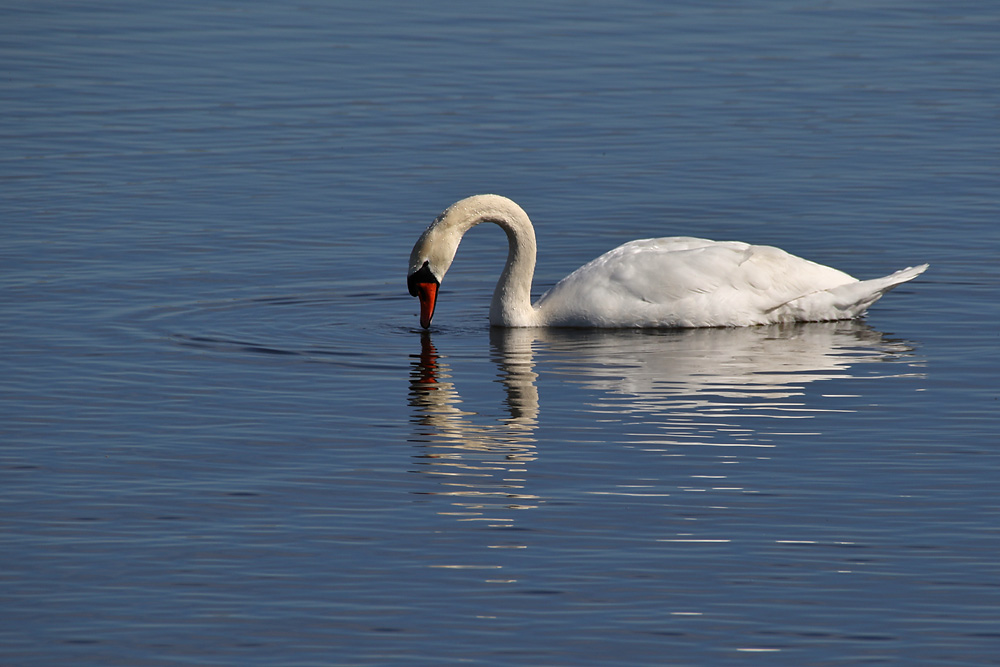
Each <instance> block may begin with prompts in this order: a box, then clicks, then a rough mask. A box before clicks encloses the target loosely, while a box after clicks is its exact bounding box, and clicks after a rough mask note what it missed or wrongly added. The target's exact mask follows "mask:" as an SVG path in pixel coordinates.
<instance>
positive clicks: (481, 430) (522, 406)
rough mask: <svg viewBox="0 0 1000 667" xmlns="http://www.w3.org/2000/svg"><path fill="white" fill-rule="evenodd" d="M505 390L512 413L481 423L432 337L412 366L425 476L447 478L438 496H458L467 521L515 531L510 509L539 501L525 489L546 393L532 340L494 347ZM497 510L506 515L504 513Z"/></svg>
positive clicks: (425, 341)
mask: <svg viewBox="0 0 1000 667" xmlns="http://www.w3.org/2000/svg"><path fill="white" fill-rule="evenodd" d="M492 349H493V357H494V361H495V362H496V363H497V365H498V366H499V368H500V380H501V383H502V384H503V386H504V393H505V396H506V398H505V400H504V404H505V408H506V416H505V417H502V418H501V419H499V420H497V421H495V422H494V423H485V424H483V423H477V421H476V418H477V416H478V415H477V413H475V412H470V411H467V410H463V409H462V408H461V407H460V406H461V404H462V400H461V398H460V396H459V394H458V391H457V390H456V388H455V384H454V383H453V382H452V381H451V377H452V376H451V368H450V366H449V365H448V364H447V363H446V362H445V361H443V360H442V358H441V357H440V355H439V354H438V352H437V349H436V348H435V347H434V344H433V343H432V342H431V339H430V335H429V334H427V333H423V334H422V335H421V347H420V354H419V355H417V356H416V358H415V360H414V361H413V363H412V369H411V375H410V404H411V406H412V407H413V408H414V409H415V415H414V422H415V423H416V424H417V425H418V431H417V434H416V437H415V438H414V439H413V441H414V442H417V443H420V445H421V448H422V452H421V453H420V454H418V455H417V457H416V458H417V460H418V463H420V464H421V468H420V469H419V470H420V472H425V473H430V474H433V475H435V476H437V477H439V478H440V480H441V488H440V489H439V490H437V491H434V492H433V493H434V494H435V495H444V496H454V505H453V507H454V511H453V512H450V513H451V514H454V515H456V516H457V517H459V518H460V519H464V520H469V521H472V520H476V521H488V522H490V525H494V526H509V525H510V524H511V522H512V521H513V519H512V518H511V517H509V516H506V514H507V513H508V512H507V511H508V510H521V509H532V508H534V507H535V506H536V504H537V500H538V499H537V498H536V497H535V496H533V495H531V494H528V493H526V492H525V491H524V483H525V481H524V473H525V466H526V465H528V464H529V463H530V462H532V461H534V460H535V458H536V448H535V439H534V436H533V433H534V430H535V427H536V426H537V424H538V389H537V387H536V386H535V380H536V377H537V376H536V374H535V372H534V362H533V361H532V353H531V341H530V340H528V339H523V340H519V341H513V342H511V344H509V345H507V344H505V343H501V344H499V345H498V344H497V343H496V342H495V340H494V342H493V345H492ZM496 510H502V512H501V514H503V516H498V515H497V514H496Z"/></svg>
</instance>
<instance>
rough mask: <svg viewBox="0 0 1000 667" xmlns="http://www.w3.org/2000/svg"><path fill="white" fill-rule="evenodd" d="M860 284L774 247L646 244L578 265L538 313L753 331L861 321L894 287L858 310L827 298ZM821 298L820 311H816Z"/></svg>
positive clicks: (553, 321)
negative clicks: (782, 325)
mask: <svg viewBox="0 0 1000 667" xmlns="http://www.w3.org/2000/svg"><path fill="white" fill-rule="evenodd" d="M918 273H919V272H918ZM911 277H914V276H911ZM907 279H909V278H907ZM855 283H859V281H858V280H857V279H856V278H854V277H852V276H850V275H848V274H846V273H844V272H843V271H838V270H837V269H834V268H831V267H828V266H823V265H821V264H817V263H815V262H811V261H809V260H806V259H802V258H801V257H796V256H794V255H791V254H789V253H787V252H785V251H784V250H780V249H778V248H774V247H771V246H756V245H750V244H747V243H742V242H737V241H725V242H719V241H709V240H706V239H699V238H690V237H670V238H659V239H642V240H638V241H632V242H630V243H626V244H624V245H622V246H619V247H618V248H615V249H614V250H611V251H610V252H607V253H605V254H604V255H601V256H600V257H598V258H597V259H595V260H593V261H592V262H590V263H588V264H586V265H584V266H582V267H580V268H579V269H577V270H576V271H574V272H573V273H571V274H570V275H569V276H567V277H566V278H564V279H563V280H561V281H560V282H559V283H558V284H556V285H555V286H554V287H553V288H552V289H551V290H549V292H547V293H546V294H545V295H543V296H542V298H541V299H540V300H539V302H538V304H537V308H538V310H539V314H540V317H541V318H542V319H543V321H544V322H545V323H546V324H547V325H548V326H569V327H705V326H747V325H755V324H768V323H775V322H783V321H793V320H798V321H801V320H803V319H809V320H835V319H846V318H851V317H856V316H858V315H860V314H861V313H863V312H864V310H865V309H866V308H867V307H868V306H869V305H871V303H873V302H874V301H875V300H876V299H877V298H878V297H879V296H881V294H882V293H884V292H885V291H888V289H891V286H890V287H887V288H886V287H883V288H882V292H879V293H878V294H877V295H876V296H874V298H869V297H871V294H870V290H868V291H866V290H862V292H863V294H860V295H858V296H859V299H858V303H859V304H862V303H863V305H859V306H858V307H857V308H855V307H854V304H847V303H843V302H842V301H843V299H840V300H839V301H838V300H837V299H832V298H827V297H824V296H823V294H824V293H827V292H828V291H829V290H831V289H834V288H838V287H841V286H844V285H849V284H855ZM892 286H894V285H892ZM862 297H863V298H862ZM815 298H819V307H813V306H814V304H812V300H813V299H815Z"/></svg>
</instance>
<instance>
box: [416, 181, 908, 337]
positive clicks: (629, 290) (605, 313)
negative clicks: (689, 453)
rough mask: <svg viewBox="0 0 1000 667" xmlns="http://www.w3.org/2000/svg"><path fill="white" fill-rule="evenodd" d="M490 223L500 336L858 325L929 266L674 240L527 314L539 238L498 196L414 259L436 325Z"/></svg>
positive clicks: (608, 265)
mask: <svg viewBox="0 0 1000 667" xmlns="http://www.w3.org/2000/svg"><path fill="white" fill-rule="evenodd" d="M481 222H493V223H496V224H497V225H500V227H501V228H502V229H503V230H504V231H505V232H506V233H507V241H508V245H509V251H508V255H507V264H506V265H505V266H504V269H503V273H501V274H500V280H499V282H497V286H496V290H495V291H494V292H493V301H492V303H491V304H490V324H492V325H493V326H501V327H604V328H613V327H647V328H657V327H658V328H671V327H722V326H749V325H755V324H774V323H779V322H816V321H826V320H843V319H851V318H854V317H859V316H860V315H863V314H864V312H865V311H866V310H867V309H868V307H869V306H871V305H872V304H873V303H875V302H876V301H877V300H878V299H879V298H880V297H881V296H882V295H883V294H885V293H886V292H888V291H889V290H891V289H892V288H893V287H895V286H897V285H899V284H900V283H904V282H906V281H908V280H912V279H913V278H916V277H917V276H918V275H920V274H921V273H923V272H924V270H926V269H927V266H928V265H927V264H922V265H920V266H916V267H911V268H906V269H903V270H902V271H897V272H896V273H893V274H892V275H890V276H886V277H884V278H875V279H874V280H865V281H859V280H857V279H856V278H853V277H851V276H849V275H848V274H846V273H844V272H842V271H838V270H837V269H833V268H830V267H828V266H823V265H821V264H816V263H815V262H811V261H809V260H806V259H802V258H801V257H796V256H794V255H790V254H788V253H787V252H785V251H784V250H779V249H778V248H773V247H770V246H755V245H749V244H747V243H741V242H738V241H724V242H720V241H708V240H705V239H698V238H690V237H670V238H659V239H642V240H638V241H631V242H629V243H626V244H624V245H621V246H619V247H617V248H615V249H614V250H611V251H610V252H607V253H605V254H603V255H601V256H600V257H598V258H597V259H595V260H593V261H592V262H590V263H589V264H585V265H583V266H581V267H580V268H579V269H577V270H576V271H574V272H573V273H571V274H569V275H568V276H566V277H565V278H563V279H562V280H561V281H559V282H558V283H557V284H556V285H555V287H553V288H552V289H550V290H549V291H548V292H546V293H545V294H543V295H542V297H541V298H540V299H539V300H538V303H536V304H535V305H534V306H532V305H531V279H532V276H533V274H534V271H535V231H534V229H533V228H532V226H531V221H530V220H529V219H528V216H527V214H526V213H525V212H524V210H522V209H521V207H520V206H518V205H517V204H515V203H514V202H513V201H511V200H510V199H507V198H506V197H501V196H499V195H475V196H472V197H468V198H466V199H462V200H461V201H458V202H456V203H455V204H452V205H451V206H450V207H449V208H448V209H447V210H445V211H444V212H443V213H442V214H441V215H439V216H438V217H437V218H436V219H435V220H434V222H432V223H431V224H430V226H429V227H427V229H426V230H424V233H423V234H421V236H420V238H419V239H417V243H416V245H414V246H413V251H412V252H411V253H410V268H409V275H408V276H407V279H406V282H407V286H408V287H409V291H410V294H411V295H413V296H415V297H419V299H420V325H421V326H422V327H424V328H427V327H429V326H430V323H431V318H432V317H433V316H434V306H435V304H436V302H437V294H438V287H439V286H440V284H441V280H442V279H443V278H444V275H445V273H447V271H448V267H450V266H451V263H452V260H453V259H454V258H455V252H456V251H457V250H458V244H459V242H460V241H461V240H462V236H463V235H465V233H466V232H467V231H469V229H471V228H472V227H474V226H475V225H478V224H479V223H481Z"/></svg>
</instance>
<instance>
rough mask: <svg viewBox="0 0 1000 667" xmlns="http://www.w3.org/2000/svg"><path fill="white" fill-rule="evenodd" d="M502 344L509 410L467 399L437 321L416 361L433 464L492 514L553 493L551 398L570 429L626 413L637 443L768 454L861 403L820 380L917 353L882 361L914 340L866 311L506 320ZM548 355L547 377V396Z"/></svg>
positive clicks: (882, 368)
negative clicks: (531, 324)
mask: <svg viewBox="0 0 1000 667" xmlns="http://www.w3.org/2000/svg"><path fill="white" fill-rule="evenodd" d="M490 343H491V357H492V360H493V362H494V363H495V364H496V365H497V367H498V368H499V379H500V383H501V384H502V385H503V388H504V393H505V396H506V398H505V401H504V403H505V413H506V414H505V416H504V417H502V418H500V419H497V420H493V421H492V422H490V421H487V420H485V419H484V418H483V417H482V416H481V415H479V414H478V413H476V412H473V411H470V410H465V409H463V408H462V405H463V403H462V399H461V397H460V395H459V390H458V388H457V387H456V383H455V382H453V378H452V370H451V368H450V366H449V364H448V363H446V362H445V361H444V359H445V357H444V356H442V355H440V354H439V353H438V352H437V350H436V349H435V347H434V345H433V343H432V342H431V338H430V335H429V334H424V335H423V337H422V339H421V352H420V354H419V355H417V356H416V357H415V358H414V361H413V363H412V370H411V386H410V404H411V406H412V408H413V410H414V417H413V419H414V421H415V423H416V424H417V425H418V429H417V434H416V437H415V438H414V441H415V442H417V443H419V445H420V446H421V453H420V454H419V457H418V460H419V461H420V462H421V463H422V464H424V466H423V467H422V468H421V471H422V472H427V473H433V474H434V475H436V476H438V478H439V480H440V488H439V489H438V490H436V491H434V493H437V494H445V495H450V496H454V500H455V505H454V508H455V513H456V514H457V515H459V516H460V517H464V518H467V519H470V520H471V519H475V520H488V521H491V522H492V523H491V525H505V524H506V525H510V524H511V522H513V518H511V517H510V516H509V514H510V512H507V511H499V512H498V510H510V509H529V508H532V507H535V506H537V504H538V503H539V502H540V501H539V499H538V498H537V497H536V496H535V495H532V494H531V493H529V492H528V491H527V489H526V486H527V483H526V481H525V480H526V479H528V477H527V472H528V467H529V466H530V465H531V463H532V462H533V461H535V460H536V457H537V456H538V447H537V442H536V430H537V428H538V422H539V414H540V410H542V409H543V407H542V406H544V405H546V404H547V405H549V406H550V410H551V411H552V413H553V415H556V416H558V415H560V414H561V417H560V424H559V425H560V426H561V427H562V432H563V434H564V435H566V439H567V440H573V436H572V433H570V431H573V432H578V433H580V434H589V436H584V435H581V437H580V438H579V439H580V440H583V439H585V437H591V438H592V434H593V432H594V429H595V428H600V427H601V425H602V424H605V425H607V423H608V422H616V423H619V424H625V426H618V427H616V428H614V429H611V428H610V427H608V428H609V432H613V433H614V435H611V436H610V437H612V438H614V439H615V442H616V443H619V444H624V445H627V446H638V447H641V448H643V449H647V450H652V451H661V452H667V453H671V452H672V454H670V455H675V456H676V455H685V454H684V452H690V451H692V449H691V447H692V446H697V447H721V448H724V449H722V450H711V451H715V452H720V453H721V452H725V454H726V455H730V456H731V455H732V454H733V453H734V452H745V453H746V454H749V455H752V456H759V455H760V453H761V448H770V447H773V446H774V444H773V440H772V439H771V438H772V437H773V436H777V435H778V434H786V433H787V430H788V429H789V428H791V426H790V424H794V423H795V422H788V421H786V420H802V419H809V418H812V417H815V416H817V415H818V414H820V413H822V412H827V411H844V410H848V408H845V407H843V406H844V405H848V403H845V401H844V400H843V399H845V398H847V396H846V395H845V394H839V395H837V396H828V397H825V398H821V399H819V400H816V399H815V397H813V398H811V399H810V400H809V402H808V404H807V402H806V399H805V393H806V392H805V391H804V389H805V386H806V385H807V384H809V383H813V382H817V381H820V380H834V379H853V378H865V377H873V376H876V377H886V375H887V372H888V373H889V374H893V375H897V374H912V369H911V368H910V366H909V365H908V364H884V363H882V364H880V365H876V366H872V365H871V364H873V363H874V362H886V361H892V360H894V359H896V358H898V357H907V356H908V355H909V353H910V352H911V349H910V348H909V347H908V346H907V345H906V344H904V343H902V342H899V341H893V340H891V339H888V338H887V337H886V336H885V335H883V334H882V333H880V332H878V331H876V330H874V329H872V328H871V327H869V326H868V325H866V324H864V323H862V322H856V321H840V322H824V323H810V324H794V325H776V326H769V327H755V328H740V329H689V330H672V331H651V330H635V331H631V330H630V331H606V330H604V331H593V330H585V331H577V330H557V329H494V330H493V331H492V332H491V336H490ZM536 358H537V361H536ZM536 364H540V365H541V367H543V368H544V377H543V380H546V381H545V382H543V386H544V387H545V388H546V391H545V393H543V395H542V397H541V400H540V399H539V391H538V375H537V373H536V371H535V368H536ZM865 365H868V367H867V368H866V366H865ZM868 369H871V370H868ZM901 369H902V370H901ZM552 380H561V381H562V382H561V383H559V384H558V385H557V384H556V383H554V382H552ZM470 381H471V378H470ZM567 383H568V384H567ZM827 399H829V400H827ZM817 403H818V406H817ZM824 403H827V404H830V406H831V407H825V406H824ZM764 419H766V420H768V421H761V420H764ZM574 429H575V430H574ZM743 448H746V449H743ZM702 451H709V450H702Z"/></svg>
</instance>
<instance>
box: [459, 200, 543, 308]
mask: <svg viewBox="0 0 1000 667" xmlns="http://www.w3.org/2000/svg"><path fill="white" fill-rule="evenodd" d="M445 219H446V220H447V219H450V220H453V221H454V224H455V225H456V227H457V231H458V233H459V236H461V235H464V234H465V232H467V231H468V230H469V229H471V228H472V227H475V226H476V225H478V224H479V223H481V222H492V223H495V224H497V225H499V226H500V228H501V229H503V231H504V232H505V233H506V234H507V245H508V250H507V263H506V264H505V265H504V267H503V273H501V274H500V280H498V281H497V286H496V289H495V290H494V291H493V301H492V302H491V303H490V324H492V325H494V326H504V327H530V326H537V325H538V324H539V322H538V314H537V313H536V311H535V309H534V308H533V307H532V306H531V279H532V277H533V276H534V273H535V252H536V250H535V230H534V228H533V227H532V226H531V220H529V219H528V214H527V213H525V212H524V210H523V209H522V208H521V207H520V206H518V205H517V204H515V203H514V202H512V201H511V200H509V199H506V198H504V197H499V196H494V195H479V196H477V197H470V198H469V199H466V200H463V201H461V202H459V203H458V204H455V205H454V206H453V207H452V209H451V210H450V211H448V212H447V213H446V214H445ZM450 220H449V221H450ZM442 222H444V220H442Z"/></svg>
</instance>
